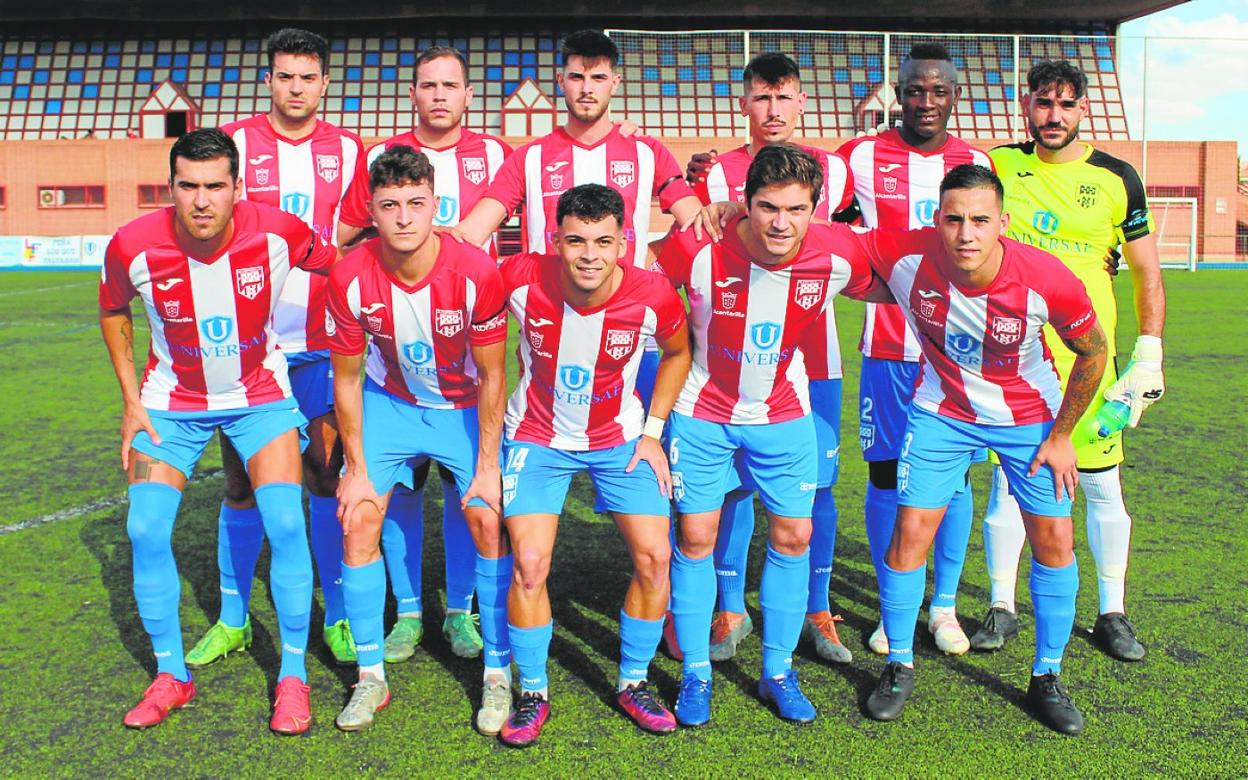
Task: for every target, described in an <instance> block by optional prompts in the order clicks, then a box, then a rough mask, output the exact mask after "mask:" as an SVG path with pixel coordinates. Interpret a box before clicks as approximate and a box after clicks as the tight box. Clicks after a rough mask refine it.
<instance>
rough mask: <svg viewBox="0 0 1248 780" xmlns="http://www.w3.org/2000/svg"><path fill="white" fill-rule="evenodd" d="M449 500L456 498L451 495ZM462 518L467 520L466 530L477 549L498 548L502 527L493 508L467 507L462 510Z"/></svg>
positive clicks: (500, 542)
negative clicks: (470, 534) (465, 509)
mask: <svg viewBox="0 0 1248 780" xmlns="http://www.w3.org/2000/svg"><path fill="white" fill-rule="evenodd" d="M450 500H458V499H457V498H455V497H452V498H451V499H450ZM464 519H465V520H467V521H468V530H469V531H470V532H471V533H472V541H473V543H474V544H476V546H477V549H478V550H485V551H494V550H500V545H501V544H502V536H503V528H502V523H501V522H500V521H499V519H498V514H497V513H496V512H494V510H492V509H485V508H482V507H469V508H468V510H467V511H465V512H464ZM488 557H494V556H488Z"/></svg>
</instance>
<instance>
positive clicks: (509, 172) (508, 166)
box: [485, 146, 541, 216]
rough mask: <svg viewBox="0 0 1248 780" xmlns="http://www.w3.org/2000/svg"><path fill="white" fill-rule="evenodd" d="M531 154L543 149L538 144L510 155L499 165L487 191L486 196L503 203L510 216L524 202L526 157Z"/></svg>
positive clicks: (538, 152)
mask: <svg viewBox="0 0 1248 780" xmlns="http://www.w3.org/2000/svg"><path fill="white" fill-rule="evenodd" d="M530 154H541V150H540V149H539V148H538V147H536V146H526V147H524V148H522V149H521V150H520V151H519V152H517V153H515V154H510V155H508V156H507V159H505V160H503V164H502V165H500V166H499V168H498V174H497V175H496V176H495V177H494V181H493V182H491V183H490V188H489V189H488V190H486V192H485V197H487V198H493V199H494V200H496V201H498V202H499V203H501V204H503V208H505V209H507V215H508V216H511V215H512V214H514V213H515V211H516V208H517V207H519V206H520V204H521V203H523V202H524V189H525V188H524V159H525V158H526V157H527V156H528V155H530Z"/></svg>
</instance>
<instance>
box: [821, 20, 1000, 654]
mask: <svg viewBox="0 0 1248 780" xmlns="http://www.w3.org/2000/svg"><path fill="white" fill-rule="evenodd" d="M961 91H962V88H961V87H960V86H959V85H958V71H957V69H956V68H954V66H953V63H952V62H951V61H950V59H949V52H948V51H946V50H945V47H944V46H942V45H940V44H938V43H916V44H915V45H914V46H913V47H911V49H910V54H909V57H908V58H907V59H906V61H905V62H903V63H902V65H901V70H900V71H899V73H898V75H897V102H898V103H900V104H901V126H900V127H898V128H896V129H892V130H887V131H885V132H883V133H880V134H879V135H877V136H864V137H861V138H855V139H854V140H852V141H850V142H848V143H847V144H845V145H844V146H842V147H840V148H839V149H837V150H836V153H837V154H838V155H840V156H841V157H843V158H844V159H845V161H846V162H847V163H848V164H849V168H850V171H851V172H852V173H853V176H854V192H855V194H856V195H857V199H858V206H859V208H860V209H861V211H862V222H863V224H864V225H866V226H867V227H871V228H887V229H895V230H916V229H919V228H924V227H930V226H931V225H932V220H933V218H934V216H935V212H936V204H937V202H938V199H939V196H938V194H937V191H938V189H939V187H940V181H941V179H943V178H944V176H945V174H946V173H947V172H948V171H950V170H952V169H953V168H955V167H956V166H958V165H963V164H966V163H974V164H976V165H983V166H987V167H991V165H992V163H991V162H989V160H988V157H987V155H985V154H984V153H983V152H980V151H978V150H976V149H973V148H971V146H970V145H969V144H967V143H966V142H965V141H962V140H961V139H959V138H957V137H955V136H953V135H950V134H949V131H948V125H949V116H950V115H951V114H952V113H953V107H954V105H955V104H956V103H957V101H958V97H959V96H960V95H961ZM859 349H861V350H862V378H861V384H860V388H859V420H858V422H859V428H858V438H859V440H860V443H861V445H862V456H863V458H865V459H866V461H867V468H868V478H869V482H868V483H867V495H866V506H865V509H864V518H865V519H866V525H867V541H868V543H869V545H870V548H871V560H872V562H873V563H874V564H875V570H876V573H877V574H878V573H879V572H880V571H881V569H880V565H881V563H882V561H883V559H884V550H885V549H886V548H887V547H888V540H889V537H890V536H891V535H892V533H893V522H894V520H895V519H896V516H897V458H898V456H899V453H900V450H901V435H902V432H903V431H904V430H905V425H906V411H907V409H908V408H909V406H910V399H911V397H912V396H913V395H914V388H915V383H916V382H917V380H918V377H919V342H918V339H917V338H916V337H915V334H914V332H913V331H911V330H910V328H909V327H908V326H907V325H906V320H905V318H904V316H903V314H902V311H901V308H900V307H899V306H897V305H896V304H892V303H888V304H878V303H868V304H867V313H866V320H865V322H864V323H863V328H862V341H861V343H860V344H859ZM968 477H969V475H968ZM963 485H964V488H963V489H962V490H960V491H958V492H957V493H956V494H955V495H954V496H953V499H952V500H951V501H950V503H949V508H948V511H947V512H946V514H945V518H944V520H943V521H942V522H941V524H940V529H939V531H937V533H936V552H935V567H934V568H935V578H934V584H933V588H932V601H931V604H930V609H929V611H928V629H929V630H930V631H931V632H932V634H933V636H934V637H935V639H936V646H937V647H938V648H940V650H942V651H943V652H946V653H952V654H955V655H960V654H962V653H965V652H966V651H967V649H968V648H969V647H970V641H969V640H968V639H967V638H966V633H965V632H964V631H963V630H962V626H961V625H960V624H959V623H958V617H957V610H956V599H957V593H958V581H959V580H960V579H961V578H962V564H963V563H964V562H965V560H966V543H967V539H968V538H969V536H970V533H971V520H972V511H973V508H974V507H973V505H972V499H971V486H970V481H969V479H967V480H964V482H963ZM868 645H869V646H870V647H871V649H872V650H873V651H875V652H877V653H881V654H883V653H887V652H888V641H887V639H886V638H885V636H884V624H883V622H881V623H880V625H878V626H877V627H876V629H875V632H874V633H872V635H871V637H870V639H869V640H868Z"/></svg>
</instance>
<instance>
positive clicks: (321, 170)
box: [316, 154, 341, 184]
mask: <svg viewBox="0 0 1248 780" xmlns="http://www.w3.org/2000/svg"><path fill="white" fill-rule="evenodd" d="M340 164H341V161H340V160H339V159H338V155H336V154H318V155H317V156H316V175H317V176H320V177H321V178H322V179H324V180H325V183H326V184H333V183H334V182H336V181H338V167H339V165H340Z"/></svg>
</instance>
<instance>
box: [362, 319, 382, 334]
mask: <svg viewBox="0 0 1248 780" xmlns="http://www.w3.org/2000/svg"><path fill="white" fill-rule="evenodd" d="M364 323H365V324H366V325H368V329H369V330H371V331H372V332H373V333H381V325H382V322H381V317H380V316H377V315H374V314H365V315H364Z"/></svg>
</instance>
